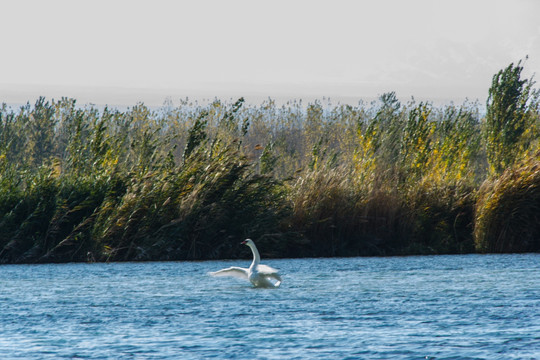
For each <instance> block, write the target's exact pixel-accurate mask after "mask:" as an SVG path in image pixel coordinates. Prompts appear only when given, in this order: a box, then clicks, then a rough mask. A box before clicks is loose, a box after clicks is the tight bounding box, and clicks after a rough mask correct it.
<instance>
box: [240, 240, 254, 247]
mask: <svg viewBox="0 0 540 360" xmlns="http://www.w3.org/2000/svg"><path fill="white" fill-rule="evenodd" d="M242 245H247V246H249V247H251V246H254V245H255V243H254V242H253V240H251V239H246V240H244V241H242Z"/></svg>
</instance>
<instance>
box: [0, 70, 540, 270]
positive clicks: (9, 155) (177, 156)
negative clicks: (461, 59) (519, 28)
mask: <svg viewBox="0 0 540 360" xmlns="http://www.w3.org/2000/svg"><path fill="white" fill-rule="evenodd" d="M522 69H523V65H522V62H521V61H520V62H518V63H517V64H510V65H509V66H508V67H506V68H504V69H502V70H501V71H499V72H498V73H497V74H495V75H494V77H493V82H492V85H491V88H490V90H489V94H488V100H487V104H486V113H485V114H481V113H480V110H479V108H480V106H479V104H477V103H470V102H465V103H463V104H462V105H453V104H451V105H446V106H442V107H435V106H433V105H432V104H430V103H426V102H416V101H414V100H411V101H409V102H408V103H405V104H404V103H401V102H400V101H398V99H397V97H396V94H395V93H393V92H390V93H386V94H383V95H381V96H380V98H379V100H378V101H376V102H373V103H371V104H364V103H359V105H357V106H350V105H342V104H337V105H329V106H323V105H322V103H321V102H319V101H315V102H313V103H309V104H303V103H302V102H300V101H292V102H289V103H287V104H285V105H283V106H277V105H276V104H275V103H274V102H273V101H272V100H270V99H269V100H268V101H266V102H264V103H262V104H261V105H258V106H254V105H248V104H245V103H244V100H243V99H242V98H241V99H239V100H238V101H236V102H234V103H232V102H230V103H228V102H222V101H220V100H215V101H214V102H212V103H210V104H208V105H199V104H198V103H192V102H189V100H185V101H184V102H183V103H182V104H181V105H180V106H178V107H164V108H162V109H160V110H157V111H152V110H150V109H149V108H148V107H146V106H145V105H144V104H137V105H135V106H134V107H133V108H129V109H127V110H126V111H119V110H115V109H110V108H105V109H97V108H95V107H92V106H86V107H82V108H81V107H78V106H77V104H76V100H74V99H69V98H62V99H61V100H59V101H54V100H52V101H48V100H46V99H45V98H39V99H38V100H37V101H36V102H35V104H33V105H31V104H27V105H26V106H23V107H21V108H20V109H19V110H17V111H13V110H11V109H9V108H8V107H7V106H6V105H3V106H2V108H1V109H0V263H4V264H6V263H49V262H73V261H75V262H84V261H89V262H92V261H147V260H205V259H225V258H238V257H244V256H247V255H248V253H247V252H246V251H243V249H242V247H241V245H240V241H241V240H242V239H244V238H248V237H249V238H252V239H254V240H255V241H256V242H257V244H258V245H259V246H260V248H261V250H262V251H261V252H262V256H264V257H274V258H276V257H332V256H390V255H417V254H463V253H476V252H477V253H487V252H539V251H540V91H538V90H537V89H535V87H534V85H535V82H534V80H533V79H522V78H521V71H522Z"/></svg>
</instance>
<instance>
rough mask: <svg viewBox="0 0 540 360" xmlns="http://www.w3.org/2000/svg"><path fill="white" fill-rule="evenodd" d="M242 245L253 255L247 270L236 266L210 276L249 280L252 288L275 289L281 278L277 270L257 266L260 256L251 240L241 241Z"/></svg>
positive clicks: (265, 266)
mask: <svg viewBox="0 0 540 360" xmlns="http://www.w3.org/2000/svg"><path fill="white" fill-rule="evenodd" d="M242 245H247V246H249V248H250V249H251V252H252V253H253V262H252V263H251V265H250V266H249V268H248V269H246V268H241V267H237V266H232V267H230V268H227V269H223V270H219V271H215V272H211V273H210V275H212V276H232V277H237V278H240V279H244V280H249V281H250V282H251V283H252V284H253V286H255V287H260V288H277V287H279V285H281V276H279V273H278V270H276V269H274V268H271V267H270V266H267V265H261V264H259V263H260V262H261V256H260V255H259V251H258V250H257V247H256V246H255V243H254V242H253V240H251V239H246V240H244V241H242ZM272 280H274V281H272Z"/></svg>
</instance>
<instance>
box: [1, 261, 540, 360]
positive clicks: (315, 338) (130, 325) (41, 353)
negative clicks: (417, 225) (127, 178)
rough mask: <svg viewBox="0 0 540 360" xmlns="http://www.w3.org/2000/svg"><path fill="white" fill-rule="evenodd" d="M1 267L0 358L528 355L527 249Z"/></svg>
mask: <svg viewBox="0 0 540 360" xmlns="http://www.w3.org/2000/svg"><path fill="white" fill-rule="evenodd" d="M249 262H250V260H245V264H243V262H242V261H234V262H225V261H219V262H218V261H216V262H170V263H124V264H66V265H33V266H26V265H24V266H21V265H19V266H11V265H10V266H2V267H0V306H1V307H0V308H1V312H0V358H1V359H11V358H16V359H58V358H81V359H103V358H126V359H132V358H133V359H179V358H182V359H201V358H210V357H214V358H236V359H254V358H258V359H294V358H298V359H314V358H320V359H328V358H333V359H345V358H351V359H355V358H360V359H362V358H365V359H373V358H392V359H399V358H403V359H426V358H428V359H429V358H437V359H441V358H481V359H495V358H501V359H510V358H520V359H521V358H526V359H530V358H533V359H534V358H540V271H539V270H540V255H538V254H526V255H483V256H482V255H466V256H425V257H401V258H351V259H302V260H274V261H268V260H266V263H267V264H268V265H270V266H273V267H276V268H279V269H280V270H281V273H282V274H283V277H284V281H283V285H282V287H281V288H279V289H275V290H274V289H271V290H268V289H254V288H252V287H251V286H250V285H249V284H248V283H246V282H243V281H241V280H237V279H224V278H213V277H210V276H208V275H207V272H209V271H213V270H216V269H221V268H224V267H227V266H231V265H241V266H243V265H245V266H248V265H249Z"/></svg>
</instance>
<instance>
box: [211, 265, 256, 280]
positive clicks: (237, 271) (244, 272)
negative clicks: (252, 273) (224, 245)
mask: <svg viewBox="0 0 540 360" xmlns="http://www.w3.org/2000/svg"><path fill="white" fill-rule="evenodd" d="M210 275H212V276H232V277H236V278H239V279H244V280H247V279H248V269H244V268H241V267H237V266H231V267H230V268H227V269H223V270H219V271H215V272H211V273H210Z"/></svg>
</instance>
